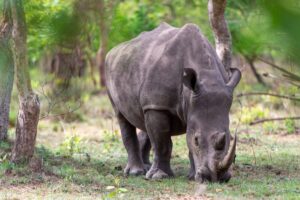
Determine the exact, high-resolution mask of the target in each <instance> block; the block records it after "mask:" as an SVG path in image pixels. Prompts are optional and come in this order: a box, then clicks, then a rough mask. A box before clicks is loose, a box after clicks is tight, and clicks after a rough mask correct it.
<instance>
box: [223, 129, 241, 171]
mask: <svg viewBox="0 0 300 200" xmlns="http://www.w3.org/2000/svg"><path fill="white" fill-rule="evenodd" d="M236 141H237V136H236V134H235V136H234V140H233V145H232V146H231V148H230V149H229V151H228V153H227V155H226V156H225V158H224V159H223V161H221V162H220V164H219V166H218V170H219V171H227V170H228V169H229V167H230V166H231V164H232V163H233V161H234V159H235V149H236Z"/></svg>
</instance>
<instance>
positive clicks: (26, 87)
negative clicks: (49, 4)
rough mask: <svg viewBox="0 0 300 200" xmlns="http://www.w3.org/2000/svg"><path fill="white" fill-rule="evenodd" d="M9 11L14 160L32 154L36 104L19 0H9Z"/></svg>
mask: <svg viewBox="0 0 300 200" xmlns="http://www.w3.org/2000/svg"><path fill="white" fill-rule="evenodd" d="M11 14H12V19H13V32H12V39H13V54H14V65H15V72H16V77H15V78H16V85H17V88H18V91H19V112H18V118H17V125H16V140H15V144H14V147H13V151H12V158H11V161H12V162H15V163H18V162H28V161H29V160H30V159H31V158H32V156H33V154H34V147H35V140H36V134H37V125H38V121H39V112H40V103H39V98H38V96H37V95H36V94H35V93H34V92H33V90H32V87H31V81H30V74H29V69H28V60H27V44H26V38H27V30H26V21H25V13H24V8H23V1H22V0H11Z"/></svg>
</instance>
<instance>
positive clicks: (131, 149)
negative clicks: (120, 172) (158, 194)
mask: <svg viewBox="0 0 300 200" xmlns="http://www.w3.org/2000/svg"><path fill="white" fill-rule="evenodd" d="M117 118H118V121H119V125H120V129H121V134H122V140H123V143H124V146H125V148H126V151H127V154H128V163H127V166H126V168H125V170H124V174H125V175H143V174H145V173H146V169H145V168H144V165H143V161H142V157H141V153H140V147H139V141H138V138H137V134H136V128H135V127H134V126H133V125H132V124H130V123H129V122H128V121H127V120H126V119H125V118H124V116H123V115H122V114H121V113H119V114H117Z"/></svg>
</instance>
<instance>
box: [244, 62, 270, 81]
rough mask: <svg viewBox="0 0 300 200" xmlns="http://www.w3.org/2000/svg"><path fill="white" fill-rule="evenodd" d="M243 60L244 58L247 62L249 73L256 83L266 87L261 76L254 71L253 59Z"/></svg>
mask: <svg viewBox="0 0 300 200" xmlns="http://www.w3.org/2000/svg"><path fill="white" fill-rule="evenodd" d="M245 58H246V60H247V62H248V64H249V66H250V68H251V71H252V73H253V75H254V77H255V78H256V80H257V82H258V83H260V84H262V85H266V83H265V82H264V80H263V78H262V77H261V75H260V74H259V73H258V72H257V70H256V67H255V65H254V59H252V58H249V57H245Z"/></svg>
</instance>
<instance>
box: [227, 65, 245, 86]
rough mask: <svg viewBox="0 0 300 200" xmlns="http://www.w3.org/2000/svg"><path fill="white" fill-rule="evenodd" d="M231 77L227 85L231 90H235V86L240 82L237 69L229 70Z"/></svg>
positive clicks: (239, 73)
mask: <svg viewBox="0 0 300 200" xmlns="http://www.w3.org/2000/svg"><path fill="white" fill-rule="evenodd" d="M230 70H231V73H232V75H231V77H230V80H229V81H228V83H227V85H228V86H229V87H231V88H235V87H236V86H237V84H238V83H239V82H240V80H241V77H242V75H241V72H240V70H239V69H237V68H231V69H230Z"/></svg>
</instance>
